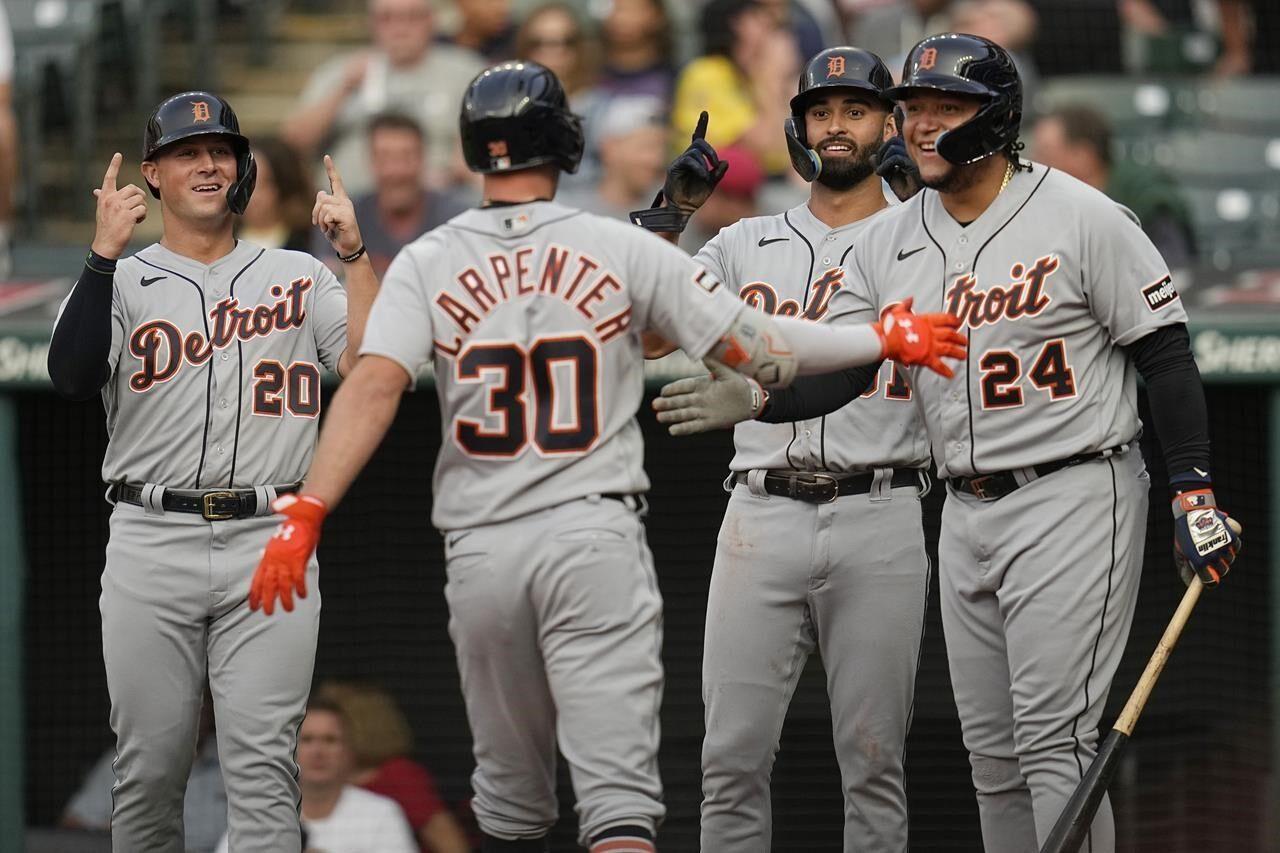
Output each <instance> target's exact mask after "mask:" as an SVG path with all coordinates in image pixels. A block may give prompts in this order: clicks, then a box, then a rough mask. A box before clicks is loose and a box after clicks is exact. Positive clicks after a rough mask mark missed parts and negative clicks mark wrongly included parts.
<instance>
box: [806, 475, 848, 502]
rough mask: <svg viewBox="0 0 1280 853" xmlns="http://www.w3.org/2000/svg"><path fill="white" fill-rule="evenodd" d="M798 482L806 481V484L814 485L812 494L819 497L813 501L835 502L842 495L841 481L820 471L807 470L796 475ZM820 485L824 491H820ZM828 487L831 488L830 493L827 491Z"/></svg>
mask: <svg viewBox="0 0 1280 853" xmlns="http://www.w3.org/2000/svg"><path fill="white" fill-rule="evenodd" d="M810 478H811V479H810ZM796 483H804V484H805V485H808V486H813V487H814V488H813V490H812V491H811V492H810V494H811V495H813V496H814V497H815V498H817V500H814V501H811V503H819V504H829V503H835V500H836V498H838V497H840V483H839V481H837V480H836V478H835V477H833V476H831V475H830V474H823V473H821V472H818V471H806V472H804V473H802V474H797V475H796ZM819 487H821V488H822V491H818V489H819ZM827 488H830V494H828V493H827Z"/></svg>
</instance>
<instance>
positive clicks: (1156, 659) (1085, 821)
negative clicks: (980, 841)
mask: <svg viewBox="0 0 1280 853" xmlns="http://www.w3.org/2000/svg"><path fill="white" fill-rule="evenodd" d="M1203 590H1204V584H1202V583H1201V582H1200V578H1192V580H1191V583H1190V584H1188V585H1187V591H1186V592H1185V593H1183V596H1182V601H1181V602H1180V603H1179V604H1178V609H1177V610H1176V611H1174V614H1173V618H1172V619H1170V620H1169V624H1168V626H1166V627H1165V629H1164V634H1163V636H1161V637H1160V642H1158V643H1156V650H1155V652H1153V653H1152V655H1151V659H1150V660H1149V661H1147V668H1146V669H1144V670H1143V671H1142V677H1141V678H1139V679H1138V684H1137V686H1136V687H1134V688H1133V692H1132V693H1130V694H1129V701H1128V702H1126V703H1125V705H1124V710H1122V711H1121V712H1120V716H1119V717H1117V718H1116V722H1115V725H1114V726H1112V727H1111V733H1110V734H1108V735H1107V739H1106V740H1104V741H1103V742H1102V747H1101V748H1100V749H1099V750H1098V754H1097V755H1096V756H1095V757H1094V759H1093V763H1092V764H1090V765H1089V770H1088V771H1087V772H1086V773H1085V774H1084V778H1083V779H1081V780H1080V784H1079V785H1077V786H1076V789H1075V791H1073V792H1072V794H1071V799H1069V800H1067V804H1066V805H1065V806H1063V808H1062V814H1061V815H1059V816H1058V822H1057V823H1055V824H1054V825H1053V830H1052V831H1051V832H1050V833H1049V837H1048V839H1046V840H1045V842H1044V844H1043V845H1042V846H1041V847H1040V853H1077V851H1078V850H1079V849H1080V845H1081V844H1082V843H1084V838H1085V836H1086V835H1088V834H1089V829H1090V827H1092V826H1093V816H1094V814H1095V813H1096V812H1097V811H1098V804H1099V803H1101V802H1102V796H1103V794H1105V793H1107V787H1108V786H1110V784H1111V779H1112V777H1113V776H1115V775H1116V768H1117V767H1119V766H1120V756H1121V755H1122V754H1124V748H1125V745H1126V744H1128V742H1129V737H1130V735H1132V734H1133V729H1134V727H1135V726H1136V725H1137V724H1138V717H1139V716H1141V715H1142V709H1143V708H1144V707H1145V706H1146V704H1147V697H1148V696H1150V695H1151V690H1152V688H1154V687H1155V686H1156V679H1157V678H1159V677H1160V673H1161V671H1163V670H1164V665H1165V663H1166V662H1167V661H1168V660H1169V653H1170V652H1172V651H1173V647H1174V644H1176V643H1177V642H1178V635H1179V634H1181V633H1182V629H1183V627H1184V626H1185V625H1186V624H1187V620H1188V619H1189V618H1191V611H1192V609H1193V608H1194V607H1195V606H1196V602H1197V601H1199V600H1200V593H1201V592H1202V591H1203Z"/></svg>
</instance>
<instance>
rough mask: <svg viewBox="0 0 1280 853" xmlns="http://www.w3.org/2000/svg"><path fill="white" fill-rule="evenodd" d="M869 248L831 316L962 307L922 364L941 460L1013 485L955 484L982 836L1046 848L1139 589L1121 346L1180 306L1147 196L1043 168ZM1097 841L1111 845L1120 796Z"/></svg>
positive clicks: (947, 520) (1180, 313)
mask: <svg viewBox="0 0 1280 853" xmlns="http://www.w3.org/2000/svg"><path fill="white" fill-rule="evenodd" d="M857 248H858V250H857V251H855V257H854V259H853V262H852V263H851V264H850V273H849V277H848V282H847V284H846V287H845V289H843V290H841V291H840V292H839V293H837V294H836V296H835V297H834V298H833V299H832V306H831V311H832V313H833V314H835V313H847V314H848V315H849V316H850V317H851V318H853V319H857V318H859V317H861V318H869V317H873V316H875V315H876V314H877V313H879V312H880V311H881V310H883V309H884V308H886V307H888V306H889V305H892V304H893V303H896V302H901V301H902V300H904V299H906V298H908V297H912V298H914V300H915V302H914V305H915V309H916V310H917V311H948V312H951V313H953V314H955V315H956V316H958V317H960V318H961V320H962V321H963V327H962V330H963V331H964V332H965V333H966V334H967V335H968V336H969V354H968V358H967V360H966V362H965V363H964V364H962V365H958V369H957V370H956V375H955V377H954V378H953V379H949V380H948V379H944V378H942V377H940V376H936V375H930V374H929V373H928V372H927V371H921V370H915V369H913V370H912V371H911V374H910V381H911V385H912V388H913V389H914V390H915V392H916V394H917V395H918V396H919V401H920V404H921V406H922V407H923V410H924V413H925V420H926V423H927V425H928V429H929V435H930V438H931V440H932V442H933V448H934V458H935V460H936V461H937V463H938V467H939V471H940V473H941V474H943V475H944V476H952V477H956V476H959V477H968V476H973V475H984V474H990V473H996V472H1007V473H1005V474H1004V476H1003V477H1001V478H1000V482H1010V481H1011V482H1013V483H1014V484H1015V487H1014V488H1013V490H1012V491H1009V492H1008V493H1006V494H1004V495H1003V496H997V495H985V497H986V498H987V499H983V498H982V497H978V496H975V495H974V494H970V493H968V492H966V491H962V490H960V489H958V488H956V487H954V486H953V487H951V488H949V492H948V497H947V501H946V504H945V506H944V508H943V513H942V533H941V539H940V540H939V545H938V555H939V563H940V569H939V573H940V581H941V592H942V620H943V629H944V631H945V635H946V643H947V658H948V662H949V664H950V669H951V680H952V685H953V687H954V690H955V697H956V707H957V709H958V711H959V714H960V722H961V728H962V731H963V733H964V741H965V746H966V747H967V748H968V750H969V760H970V764H971V766H972V769H973V784H974V788H975V791H976V792H977V800H978V810H979V815H980V817H981V821H982V832H983V843H984V847H985V849H986V850H988V851H992V853H1014V851H1023V850H1028V849H1031V850H1034V849H1037V848H1038V847H1039V846H1040V844H1041V843H1043V842H1044V840H1045V838H1046V836H1047V835H1048V832H1049V830H1050V828H1051V827H1052V826H1053V823H1054V821H1055V820H1056V819H1057V817H1058V815H1059V813H1060V812H1061V810H1062V807H1063V805H1064V804H1065V803H1066V801H1067V799H1068V798H1069V797H1070V795H1071V792H1072V790H1073V789H1074V788H1075V786H1076V785H1077V784H1078V782H1079V780H1080V777H1081V775H1082V773H1083V771H1084V768H1086V767H1088V766H1089V763H1090V762H1091V761H1092V759H1093V756H1094V755H1095V754H1096V743H1097V728H1098V723H1099V720H1100V717H1101V715H1102V708H1103V705H1104V704H1105V702H1106V697H1107V692H1108V690H1109V689H1110V686H1111V680H1112V678H1113V677H1114V675H1115V671H1116V667H1117V666H1118V664H1119V661H1120V657H1121V654H1122V653H1123V651H1124V645H1125V640H1126V638H1127V636H1128V632H1129V626H1130V624H1131V623H1132V618H1133V612H1134V607H1135V604H1136V600H1137V589H1138V583H1137V581H1138V576H1139V573H1140V572H1141V567H1142V547H1143V540H1144V535H1145V525H1146V517H1147V502H1148V489H1149V478H1148V477H1147V475H1146V471H1145V467H1144V465H1143V462H1142V458H1141V454H1140V452H1139V451H1138V449H1137V447H1136V446H1135V443H1134V442H1135V439H1136V438H1137V436H1138V434H1139V431H1140V429H1141V423H1140V421H1139V419H1138V411H1137V390H1136V377H1135V370H1134V367H1133V365H1132V363H1131V362H1130V360H1129V358H1128V356H1127V355H1126V353H1125V351H1124V347H1125V346H1126V345H1128V344H1132V343H1134V342H1135V341H1137V340H1139V339H1140V338H1142V337H1143V336H1145V335H1147V334H1149V333H1150V332H1152V331H1153V330H1155V329H1157V328H1159V327H1161V326H1166V325H1170V324H1175V323H1182V322H1185V321H1186V313H1185V311H1184V310H1183V308H1182V304H1181V302H1180V301H1179V298H1178V293H1177V290H1176V289H1175V288H1174V285H1173V282H1172V279H1171V278H1170V275H1169V270H1168V268H1167V267H1166V265H1165V263H1164V261H1163V260H1162V259H1161V257H1160V254H1159V252H1157V251H1156V249H1155V247H1154V246H1152V244H1151V242H1150V240H1148V239H1147V237H1146V236H1145V235H1144V234H1143V233H1142V230H1141V228H1140V227H1139V226H1138V224H1137V222H1136V221H1135V219H1134V218H1133V216H1132V214H1130V213H1129V212H1128V211H1127V210H1125V209H1124V208H1122V207H1120V206H1119V205H1117V204H1115V203H1114V202H1113V201H1111V200H1110V199H1108V198H1107V197H1106V196H1104V195H1103V194H1102V193H1100V192H1098V191H1096V190H1094V189H1093V188H1091V187H1089V186H1087V185H1086V184H1084V183H1082V182H1080V181H1077V180H1076V179H1074V178H1071V177H1069V176H1067V175H1065V174H1063V173H1062V172H1058V171H1054V170H1051V169H1047V168H1046V167H1044V166H1041V165H1038V164H1033V165H1032V168H1031V170H1030V171H1029V172H1028V171H1019V172H1017V173H1016V174H1014V176H1013V177H1012V180H1011V181H1010V182H1009V184H1008V186H1007V187H1006V188H1005V189H1004V190H1003V191H1002V192H1000V193H999V194H998V195H997V196H996V198H995V200H994V201H993V202H992V203H991V205H990V206H989V207H988V208H987V209H986V210H985V211H984V212H983V213H982V215H981V216H979V217H978V218H977V219H976V220H974V221H972V222H969V223H967V224H963V225H962V224H961V223H959V222H956V221H955V220H954V219H953V218H952V217H951V215H950V214H948V213H947V211H946V210H945V208H944V207H943V205H942V203H941V199H940V198H939V196H938V194H937V193H935V192H933V191H928V190H926V191H924V192H922V193H920V194H919V195H918V196H916V197H915V198H914V199H912V200H911V201H910V202H908V203H907V204H904V205H903V206H902V207H901V208H898V209H895V210H893V211H890V212H889V213H887V214H885V215H884V216H881V217H877V219H876V220H875V221H874V222H872V223H870V225H869V226H868V227H867V228H866V229H865V230H864V231H863V233H862V235H861V241H860V242H859V244H858V247H857ZM1055 462H1056V463H1058V464H1057V465H1054V466H1052V467H1050V466H1049V465H1048V463H1055ZM1063 463H1069V464H1065V466H1064V464H1063ZM1036 466H1039V467H1038V468H1037V467H1036ZM983 482H987V481H983V480H978V483H979V485H980V484H981V483H983ZM1001 489H1002V490H1003V489H1004V487H1003V486H1002V487H1001ZM979 492H980V493H981V487H980V488H979ZM1082 849H1084V850H1087V851H1089V853H1109V851H1113V850H1114V849H1115V831H1114V824H1113V821H1112V818H1111V812H1110V806H1109V804H1108V803H1106V802H1105V801H1104V802H1103V804H1102V805H1101V807H1100V808H1099V810H1098V813H1097V816H1096V817H1095V820H1094V823H1093V825H1092V831H1091V835H1090V838H1089V841H1088V843H1087V845H1086V846H1085V847H1084V848H1082Z"/></svg>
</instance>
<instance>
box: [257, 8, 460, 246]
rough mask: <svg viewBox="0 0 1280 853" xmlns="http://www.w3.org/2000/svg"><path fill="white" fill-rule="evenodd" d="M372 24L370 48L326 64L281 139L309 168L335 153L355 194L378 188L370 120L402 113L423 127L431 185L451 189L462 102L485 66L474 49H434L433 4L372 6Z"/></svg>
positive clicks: (443, 46)
mask: <svg viewBox="0 0 1280 853" xmlns="http://www.w3.org/2000/svg"><path fill="white" fill-rule="evenodd" d="M369 25H370V28H371V31H372V34H373V44H372V45H371V46H370V48H369V49H366V50H361V51H357V52H356V53H354V54H349V55H346V56H338V57H335V58H333V59H332V60H330V61H329V62H326V63H325V64H323V65H321V66H320V67H319V68H318V69H317V70H316V71H315V73H314V74H312V76H311V79H310V80H309V81H308V83H307V85H306V88H305V89H303V92H302V97H301V98H300V99H299V101H298V107H297V109H295V110H294V112H293V114H292V115H290V116H289V117H288V118H287V119H286V120H285V121H284V123H283V124H282V125H281V129H280V135H281V137H282V138H284V140H285V141H286V142H288V143H289V144H290V145H292V146H293V147H294V148H295V149H297V150H298V152H299V153H300V154H302V156H303V157H304V158H305V159H306V160H307V162H312V160H314V159H315V158H317V155H318V154H319V153H320V152H321V151H322V150H324V151H327V152H328V153H330V154H332V155H333V160H334V163H335V164H336V165H337V167H338V169H339V171H341V173H342V180H343V183H345V184H346V186H347V191H348V192H349V193H351V195H352V196H355V195H358V194H360V193H365V192H369V191H370V190H371V189H373V174H372V172H371V170H370V157H369V136H368V133H367V130H368V124H369V120H370V119H371V118H373V117H374V116H375V115H378V114H379V113H383V112H386V111H389V110H390V111H396V112H402V113H405V114H406V115H409V116H411V117H412V118H414V119H415V120H416V121H417V122H418V124H419V125H420V126H421V127H422V129H423V132H424V134H425V136H426V139H427V143H428V144H427V150H428V152H429V157H430V159H429V161H428V169H429V174H430V177H431V180H432V182H433V183H437V184H443V183H451V182H452V181H453V180H454V172H453V163H454V153H455V150H456V149H457V147H458V104H459V102H460V101H461V99H462V93H463V91H464V90H465V89H466V87H467V86H468V84H470V82H471V80H472V79H473V78H474V77H475V76H476V75H477V74H479V73H480V72H481V71H483V70H484V68H485V62H484V60H483V59H482V58H481V57H480V56H479V55H477V54H475V53H473V52H472V51H469V50H464V49H462V48H458V47H455V46H453V45H447V44H433V42H432V36H433V35H434V33H435V12H434V9H433V7H432V3H431V0H369ZM361 224H363V223H361Z"/></svg>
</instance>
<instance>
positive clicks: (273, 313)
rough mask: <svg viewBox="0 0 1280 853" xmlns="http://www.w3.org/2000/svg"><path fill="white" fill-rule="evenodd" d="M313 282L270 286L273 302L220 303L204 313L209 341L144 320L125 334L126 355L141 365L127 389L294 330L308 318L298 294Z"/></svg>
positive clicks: (168, 324)
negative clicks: (241, 344)
mask: <svg viewBox="0 0 1280 853" xmlns="http://www.w3.org/2000/svg"><path fill="white" fill-rule="evenodd" d="M313 284H314V282H312V280H311V278H310V277H304V278H295V279H294V280H293V281H291V282H289V284H288V285H287V286H286V285H279V284H273V285H272V286H271V290H270V293H271V296H272V297H273V298H274V299H275V301H274V302H270V303H267V304H265V305H254V306H252V307H243V308H242V307H241V306H240V301H239V300H238V299H236V298H235V297H228V298H227V299H223V300H222V301H220V302H219V303H218V304H217V305H215V306H214V307H213V308H212V309H210V311H209V325H208V328H209V336H208V337H207V338H206V337H205V333H204V332H202V331H192V332H188V333H187V334H186V335H185V336H184V335H183V334H182V332H181V330H179V329H178V327H177V326H175V325H174V324H173V323H171V322H169V321H168V320H148V321H147V322H145V323H143V324H142V325H140V326H138V327H137V328H136V329H134V330H133V332H132V333H131V334H130V335H129V354H130V355H132V356H133V357H134V358H136V359H138V360H139V361H141V362H142V364H141V367H140V368H139V369H138V371H137V372H136V373H134V374H133V375H132V376H130V377H129V387H130V388H131V389H132V390H134V391H137V392H139V393H142V392H145V391H149V390H150V389H151V388H152V387H153V386H155V385H157V384H159V383H161V382H167V381H169V380H170V379H172V378H173V377H174V376H176V375H177V373H178V370H179V369H180V368H181V367H182V365H183V364H189V365H192V366H193V367H198V366H199V365H202V364H204V363H205V362H206V361H208V360H209V359H210V358H212V357H213V354H214V353H215V352H217V351H218V350H220V349H224V348H226V347H227V346H228V345H230V344H231V343H233V342H235V341H250V340H253V339H254V338H259V337H265V336H267V335H269V334H271V333H273V332H283V331H287V330H289V329H299V328H301V327H302V323H303V321H304V320H306V318H307V312H306V311H305V310H304V309H303V307H302V300H303V295H304V294H305V293H306V292H307V291H308V290H310V289H311V287H312V286H313Z"/></svg>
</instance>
